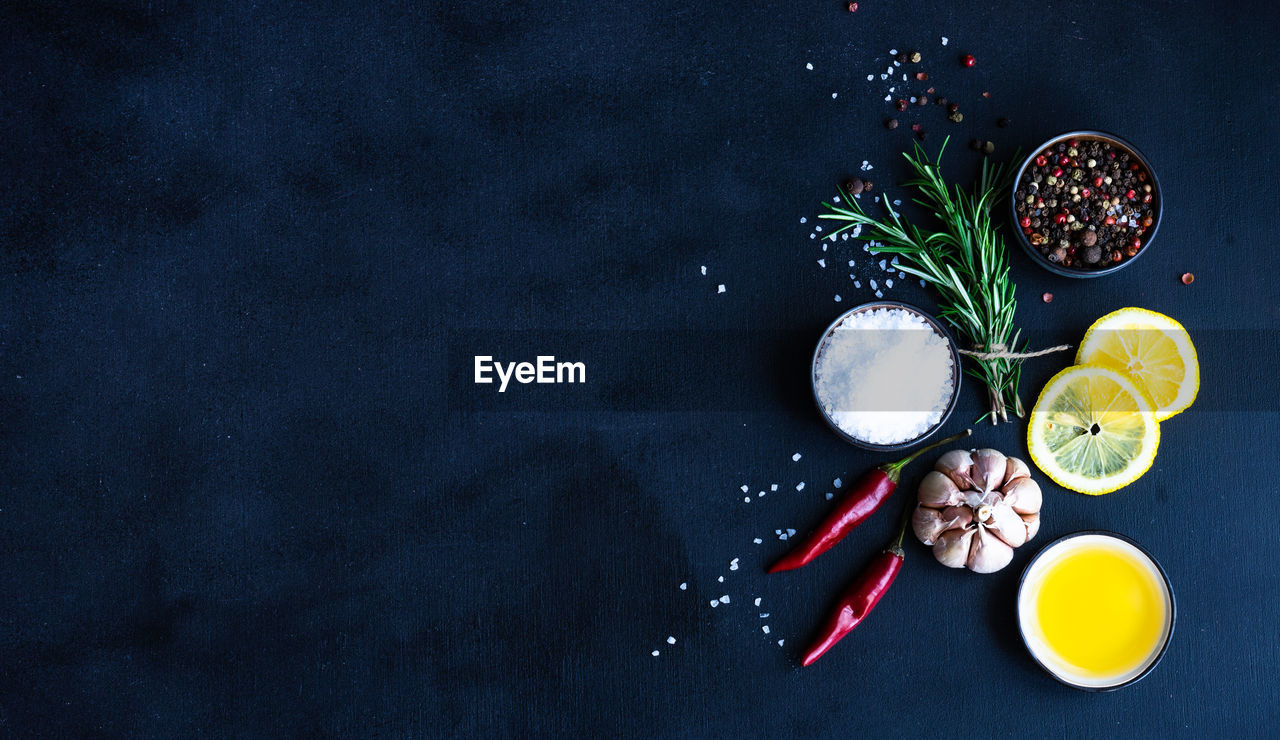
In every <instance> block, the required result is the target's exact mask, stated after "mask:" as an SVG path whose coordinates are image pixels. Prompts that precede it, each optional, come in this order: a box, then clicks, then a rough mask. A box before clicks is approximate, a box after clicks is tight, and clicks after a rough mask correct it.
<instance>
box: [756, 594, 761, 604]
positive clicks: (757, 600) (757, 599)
mask: <svg viewBox="0 0 1280 740" xmlns="http://www.w3.org/2000/svg"><path fill="white" fill-rule="evenodd" d="M756 606H760V597H759V596H757V597H756Z"/></svg>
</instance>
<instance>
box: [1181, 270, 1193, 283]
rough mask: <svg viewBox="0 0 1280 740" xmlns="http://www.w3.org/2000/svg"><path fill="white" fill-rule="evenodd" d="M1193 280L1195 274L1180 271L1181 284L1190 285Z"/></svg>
mask: <svg viewBox="0 0 1280 740" xmlns="http://www.w3.org/2000/svg"><path fill="white" fill-rule="evenodd" d="M1195 281H1196V276H1195V275H1192V274H1191V273H1189V272H1184V273H1182V284H1183V285H1190V284H1192V283H1194V282H1195Z"/></svg>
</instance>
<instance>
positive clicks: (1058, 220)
mask: <svg viewBox="0 0 1280 740" xmlns="http://www.w3.org/2000/svg"><path fill="white" fill-rule="evenodd" d="M1053 222H1054V223H1055V224H1065V223H1066V222H1067V214H1065V213H1059V214H1058V215H1056V216H1054V217H1053Z"/></svg>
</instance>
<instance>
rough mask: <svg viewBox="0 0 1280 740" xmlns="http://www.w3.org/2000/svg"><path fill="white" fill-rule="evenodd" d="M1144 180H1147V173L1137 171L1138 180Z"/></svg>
mask: <svg viewBox="0 0 1280 740" xmlns="http://www.w3.org/2000/svg"><path fill="white" fill-rule="evenodd" d="M1146 181H1147V173H1145V172H1139V173H1138V182H1146Z"/></svg>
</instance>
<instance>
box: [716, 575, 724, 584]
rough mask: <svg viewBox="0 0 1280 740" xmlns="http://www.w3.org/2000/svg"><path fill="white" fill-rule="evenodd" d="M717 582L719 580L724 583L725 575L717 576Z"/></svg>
mask: <svg viewBox="0 0 1280 740" xmlns="http://www.w3.org/2000/svg"><path fill="white" fill-rule="evenodd" d="M716 582H717V583H724V576H720V577H719V578H717V579H716Z"/></svg>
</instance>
